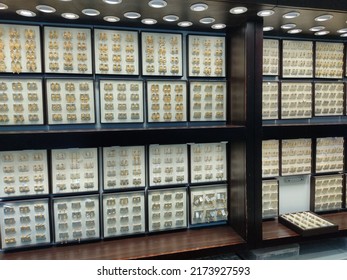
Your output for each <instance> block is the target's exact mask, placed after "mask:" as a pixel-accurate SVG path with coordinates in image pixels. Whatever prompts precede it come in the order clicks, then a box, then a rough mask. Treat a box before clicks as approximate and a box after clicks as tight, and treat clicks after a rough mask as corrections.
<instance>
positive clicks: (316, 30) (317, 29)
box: [309, 25, 325, 32]
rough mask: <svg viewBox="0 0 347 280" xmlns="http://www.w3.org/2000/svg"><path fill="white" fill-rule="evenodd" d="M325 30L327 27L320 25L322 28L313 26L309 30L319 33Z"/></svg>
mask: <svg viewBox="0 0 347 280" xmlns="http://www.w3.org/2000/svg"><path fill="white" fill-rule="evenodd" d="M324 29H325V26H322V25H320V26H313V27H311V28H310V29H309V30H310V31H312V32H318V31H322V30H324Z"/></svg>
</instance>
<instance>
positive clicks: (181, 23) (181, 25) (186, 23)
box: [177, 21, 193, 27]
mask: <svg viewBox="0 0 347 280" xmlns="http://www.w3.org/2000/svg"><path fill="white" fill-rule="evenodd" d="M177 25H178V26H180V27H188V26H192V25H193V23H192V22H191V21H180V22H179V23H177Z"/></svg>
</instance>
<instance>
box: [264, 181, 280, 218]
mask: <svg viewBox="0 0 347 280" xmlns="http://www.w3.org/2000/svg"><path fill="white" fill-rule="evenodd" d="M277 216H278V181H277V180H263V184H262V217H263V219H268V218H274V217H277Z"/></svg>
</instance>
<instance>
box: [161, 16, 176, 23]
mask: <svg viewBox="0 0 347 280" xmlns="http://www.w3.org/2000/svg"><path fill="white" fill-rule="evenodd" d="M163 20H165V21H168V22H174V21H178V20H179V17H178V16H176V15H167V16H164V17H163Z"/></svg>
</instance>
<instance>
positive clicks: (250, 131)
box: [0, 0, 347, 259]
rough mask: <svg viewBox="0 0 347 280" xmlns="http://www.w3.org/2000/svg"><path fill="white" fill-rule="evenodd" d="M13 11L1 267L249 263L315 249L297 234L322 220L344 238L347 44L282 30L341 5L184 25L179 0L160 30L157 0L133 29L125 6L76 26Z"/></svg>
mask: <svg viewBox="0 0 347 280" xmlns="http://www.w3.org/2000/svg"><path fill="white" fill-rule="evenodd" d="M76 1H78V0H76ZM2 2H4V3H0V8H1V9H0V15H3V17H2V21H1V22H0V180H1V182H0V211H1V215H0V232H1V234H0V241H1V242H0V244H1V253H0V259H63V258H64V259H65V258H70V259H156V258H161V259H163V258H193V257H195V256H202V255H208V254H216V253H224V252H230V251H234V252H236V251H237V250H244V249H250V248H256V247H263V246H266V245H271V244H284V243H290V242H297V241H305V240H308V237H304V236H301V235H300V233H302V232H300V231H295V230H293V228H294V227H292V228H290V226H288V225H289V222H290V219H292V221H297V220H300V221H299V225H301V226H302V225H303V226H304V227H306V226H307V221H306V220H305V221H303V220H302V219H301V218H300V219H299V218H297V219H296V216H295V215H299V214H300V213H311V212H312V213H313V214H312V215H314V217H311V216H310V218H311V220H312V221H316V220H317V223H318V220H319V218H318V217H322V218H324V219H326V220H327V221H328V222H327V223H328V224H329V225H331V226H332V229H333V230H331V231H324V230H323V231H319V230H318V231H315V234H316V235H315V237H317V236H318V237H327V236H341V235H346V233H347V212H346V211H345V210H346V201H347V195H346V192H347V190H346V181H347V180H346V173H347V172H346V171H347V169H346V166H347V164H346V158H347V155H346V145H347V144H346V140H347V129H346V124H347V117H346V111H347V110H346V107H347V105H346V87H347V86H346V84H347V78H346V77H347V75H346V68H347V63H346V61H345V59H346V49H347V44H346V42H345V41H344V40H343V37H337V35H336V34H335V36H331V37H325V38H322V39H320V38H319V37H318V38H317V37H315V36H313V35H312V34H311V33H307V32H306V33H305V34H303V36H300V35H295V34H294V35H293V34H290V33H287V32H284V31H283V30H286V29H285V28H281V27H280V26H277V30H274V31H273V32H270V33H265V30H266V27H267V25H270V24H274V25H275V23H274V22H276V20H272V18H277V19H279V21H278V22H281V23H283V24H285V23H288V22H282V21H284V20H283V19H282V15H283V14H285V13H289V12H293V11H300V12H301V13H302V14H303V15H302V16H304V14H305V13H307V14H306V15H308V16H310V17H318V16H319V15H321V14H325V13H330V12H329V7H327V6H325V5H324V4H322V3H315V1H305V2H308V3H306V4H303V3H301V2H302V1H290V2H295V4H293V3H287V2H289V1H272V0H268V1H266V0H264V1H263V2H264V3H262V4H259V3H256V2H258V1H244V3H242V4H240V3H239V2H234V1H214V0H208V1H205V2H206V4H205V5H203V7H205V8H206V6H208V13H207V12H205V11H203V12H201V13H200V12H199V13H197V12H196V11H194V5H193V4H195V3H194V1H183V0H178V1H176V2H175V3H176V4H175V5H176V6H177V7H181V9H182V11H187V13H188V14H187V15H186V13H185V12H182V11H179V10H177V9H174V10H173V12H174V13H177V14H179V16H175V15H174V14H172V15H167V14H166V13H167V12H168V10H167V9H169V8H170V6H172V5H173V4H172V3H171V2H170V1H163V2H165V3H166V4H164V5H167V7H166V6H164V9H156V10H155V12H157V11H159V12H158V18H157V19H156V20H155V21H156V22H158V25H157V26H155V27H153V26H148V25H145V24H146V22H147V20H148V19H147V18H146V16H148V17H149V16H150V15H151V16H154V15H153V14H155V13H154V10H153V9H154V8H152V7H150V5H149V3H148V1H140V2H139V1H132V4H133V6H134V9H135V7H137V8H138V9H139V10H141V11H143V16H142V17H141V16H140V17H141V19H130V20H129V19H126V17H127V16H128V14H129V11H127V10H126V7H125V6H124V1H123V4H122V3H120V4H119V5H112V7H117V8H118V7H119V10H117V9H113V10H112V11H113V12H115V13H116V12H119V13H123V14H124V17H122V18H117V17H114V16H109V15H108V13H109V9H110V4H107V3H106V2H107V1H102V0H100V1H88V3H89V5H90V7H84V5H85V3H82V1H79V2H78V4H76V7H73V10H75V12H76V16H77V17H76V21H74V22H72V24H71V21H68V20H66V19H64V17H66V15H65V14H64V15H63V17H61V16H60V14H61V13H62V12H63V11H65V8H64V5H65V4H64V1H54V2H52V3H51V5H52V6H54V5H56V8H57V10H59V13H60V14H59V16H57V15H58V14H57V13H54V12H53V13H52V14H53V15H52V16H51V17H50V15H48V14H47V15H46V14H44V12H43V13H42V12H40V13H38V17H37V18H36V19H32V20H27V21H24V20H23V18H21V16H20V15H17V14H16V13H15V11H16V9H17V7H16V8H14V7H11V1H10V0H2ZM18 2H21V1H18ZM47 2H50V1H47ZM55 2H56V3H55ZM94 2H95V3H97V4H95V3H94ZM151 2H152V1H151ZM333 2H334V3H335V2H337V1H333ZM76 3H77V2H76ZM17 4H18V3H17ZM335 4H336V5H335V6H334V7H335V8H334V11H333V12H331V14H334V15H335V14H336V17H337V18H340V19H341V18H344V17H347V16H346V15H345V14H346V12H347V6H346V5H343V4H340V3H335ZM18 5H19V4H18ZM23 5H24V3H23ZM33 5H34V4H33V1H31V0H30V1H28V3H27V4H25V5H24V6H23V7H24V8H25V7H26V8H27V9H33V7H32V6H33ZM35 5H36V4H35ZM95 5H96V6H95ZM98 5H99V6H98ZM236 5H238V6H240V5H241V6H243V5H244V6H245V7H247V9H246V10H243V11H244V14H242V15H241V14H238V13H239V10H238V9H236V11H235V9H233V8H234V7H235V6H236ZM77 6H78V7H77ZM82 6H83V8H85V10H83V11H84V12H82V13H81V12H80V11H79V10H78V9H80V8H81V7H82ZM176 6H175V7H176ZM6 7H7V8H8V7H10V8H9V9H10V11H12V13H7V8H6ZM165 7H166V8H165ZM34 8H35V7H34ZM36 8H37V9H40V8H42V7H39V6H38V7H36ZM89 8H95V9H100V12H101V13H100V16H98V15H94V17H93V18H92V17H91V16H90V15H87V14H88V12H90V11H89V10H90V9H89ZM140 8H141V9H140ZM239 8H240V7H239ZM92 10H93V9H92ZM262 10H268V11H271V12H270V13H271V15H270V16H268V17H262V15H261V13H260V12H261V11H262ZM220 11H226V12H225V13H224V14H227V15H224V14H223V15H221V13H220ZM229 11H230V13H229ZM246 12H247V13H246ZM273 13H274V14H275V15H272V14H273ZM299 14H300V13H299ZM101 15H102V17H101ZM131 15H134V16H135V15H137V13H134V14H131ZM131 15H130V16H131ZM69 16H70V17H71V16H72V15H71V14H69V15H68V17H69ZM203 16H205V17H203ZM212 16H213V17H215V18H216V19H218V20H217V21H216V23H214V21H213V20H214V18H212V19H211V17H212ZM185 17H188V19H189V20H191V21H192V22H190V21H187V22H186V21H183V20H184V18H185ZM178 18H180V20H182V22H181V21H179V22H176V20H177V21H178ZM91 19H92V20H91ZM167 19H169V20H168V21H167ZM105 20H106V21H108V20H113V21H114V22H113V23H109V22H107V23H105ZM118 20H119V23H118V22H117V21H118ZM170 20H171V21H170ZM211 20H212V21H211ZM281 20H282V21H281ZM346 20H347V18H346V19H345V20H344V23H345V22H346ZM219 21H220V22H225V23H226V25H225V26H224V25H222V24H220V23H218V22H219ZM293 21H295V20H294V19H293ZM278 22H277V23H276V24H277V25H278ZM301 23H302V20H301V21H300V22H297V24H298V25H299V24H301ZM190 24H193V25H192V26H191V25H190ZM302 24H303V23H302ZM186 27H187V28H186ZM211 27H212V29H211ZM224 27H225V29H223V28H224ZM330 27H331V26H330ZM219 28H221V30H218V29H219ZM341 28H343V27H341ZM281 30H282V31H281ZM346 34H347V30H346ZM309 211H310V212H309ZM295 213H297V214H295ZM298 213H299V214H298ZM286 215H287V216H286ZM290 215H293V216H295V217H294V218H292V216H290ZM300 215H301V214H300ZM317 216H318V217H317ZM281 217H282V218H281ZM283 217H290V219H289V222H288V221H287V223H286V222H283V221H282V220H281V219H284V218H283ZM316 217H317V219H316ZM311 220H310V221H311ZM281 221H282V222H281ZM328 224H327V225H328ZM295 229H297V228H295ZM317 232H318V233H317ZM303 235H304V234H303Z"/></svg>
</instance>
